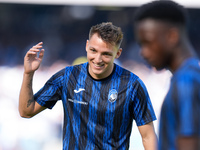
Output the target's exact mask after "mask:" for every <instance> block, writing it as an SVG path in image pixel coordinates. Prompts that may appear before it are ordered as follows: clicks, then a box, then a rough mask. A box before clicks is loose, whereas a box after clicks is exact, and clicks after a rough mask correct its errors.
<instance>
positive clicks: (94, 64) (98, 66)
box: [94, 64, 103, 67]
mask: <svg viewBox="0 0 200 150" xmlns="http://www.w3.org/2000/svg"><path fill="white" fill-rule="evenodd" d="M94 65H95V66H96V67H102V66H103V64H102V65H97V64H94Z"/></svg>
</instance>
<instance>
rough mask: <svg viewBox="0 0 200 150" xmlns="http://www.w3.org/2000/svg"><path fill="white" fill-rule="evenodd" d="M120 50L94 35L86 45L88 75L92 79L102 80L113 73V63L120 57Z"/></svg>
mask: <svg viewBox="0 0 200 150" xmlns="http://www.w3.org/2000/svg"><path fill="white" fill-rule="evenodd" d="M121 51H122V50H121V49H118V48H117V47H116V46H113V45H111V44H109V43H106V42H104V41H103V40H102V39H101V38H100V37H99V36H98V34H94V35H93V36H92V37H91V38H90V40H88V41H87V43H86V52H87V59H88V63H89V73H90V75H91V76H92V77H93V78H94V79H103V78H106V77H107V76H109V75H110V74H111V73H112V71H113V66H114V64H113V61H114V59H115V58H118V57H119V56H120V55H121Z"/></svg>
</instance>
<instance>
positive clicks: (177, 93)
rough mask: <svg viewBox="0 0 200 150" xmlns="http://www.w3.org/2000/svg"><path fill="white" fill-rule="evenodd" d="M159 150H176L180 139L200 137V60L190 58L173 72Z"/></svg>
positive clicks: (163, 107)
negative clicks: (181, 137)
mask: <svg viewBox="0 0 200 150" xmlns="http://www.w3.org/2000/svg"><path fill="white" fill-rule="evenodd" d="M160 118H161V120H160V132H159V150H176V149H178V148H177V144H176V142H177V138H178V137H179V136H183V137H188V136H195V137H200V61H199V60H197V59H194V58H191V59H188V60H186V61H185V62H184V64H183V65H182V66H181V67H180V68H179V69H178V70H177V71H176V72H175V73H174V76H173V78H172V80H171V86H170V90H169V92H168V94H167V96H166V98H165V101H164V103H163V106H162V110H161V117H160Z"/></svg>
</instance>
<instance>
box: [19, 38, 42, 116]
mask: <svg viewBox="0 0 200 150" xmlns="http://www.w3.org/2000/svg"><path fill="white" fill-rule="evenodd" d="M42 44H43V43H42V42H40V43H38V44H37V45H35V46H33V47H32V48H31V49H30V50H29V51H28V52H27V53H26V55H25V57H24V75H23V82H22V86H21V90H20V95H19V113H20V116H21V117H25V118H30V117H33V116H34V115H36V114H37V113H39V112H41V111H42V110H44V109H45V107H42V106H41V105H39V104H38V103H37V102H35V100H34V97H33V90H32V80H33V75H34V72H35V71H36V70H37V69H38V68H39V66H40V64H41V61H42V58H43V55H44V49H42V50H41V51H40V49H41V48H42ZM38 52H40V53H39V57H37V53H38Z"/></svg>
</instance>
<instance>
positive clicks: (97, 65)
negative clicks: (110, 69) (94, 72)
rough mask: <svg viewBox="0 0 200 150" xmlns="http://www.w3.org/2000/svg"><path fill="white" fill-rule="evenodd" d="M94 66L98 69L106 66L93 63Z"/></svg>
mask: <svg viewBox="0 0 200 150" xmlns="http://www.w3.org/2000/svg"><path fill="white" fill-rule="evenodd" d="M93 64H94V66H95V67H96V68H102V67H103V66H104V64H96V63H93Z"/></svg>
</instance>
